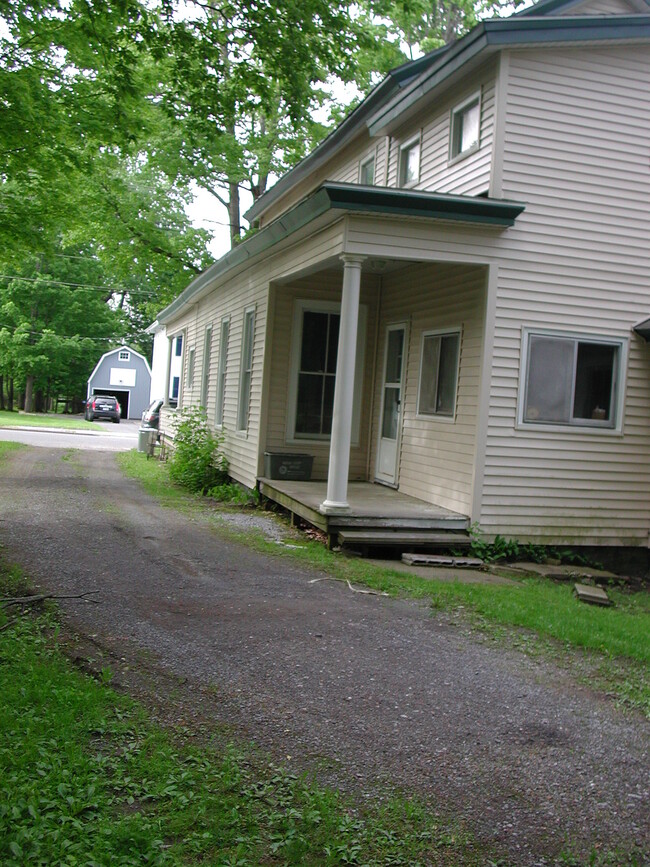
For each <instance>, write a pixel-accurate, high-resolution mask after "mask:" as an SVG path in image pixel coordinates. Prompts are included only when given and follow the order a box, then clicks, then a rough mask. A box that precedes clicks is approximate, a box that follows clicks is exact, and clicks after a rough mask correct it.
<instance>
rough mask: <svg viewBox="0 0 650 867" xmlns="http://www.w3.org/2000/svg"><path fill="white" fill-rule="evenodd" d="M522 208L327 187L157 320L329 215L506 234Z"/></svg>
mask: <svg viewBox="0 0 650 867" xmlns="http://www.w3.org/2000/svg"><path fill="white" fill-rule="evenodd" d="M524 208H525V205H524V204H522V203H521V202H512V201H508V200H504V199H486V198H478V197H473V196H449V195H443V194H440V193H426V192H422V191H419V190H399V189H393V188H388V187H366V186H360V185H358V184H344V183H335V182H331V181H328V182H326V183H324V184H322V185H321V186H320V187H319V188H318V190H316V192H315V193H313V194H312V195H310V196H308V197H307V198H306V199H303V200H302V201H301V202H299V203H298V204H297V205H295V206H294V207H293V208H291V209H290V210H289V211H287V212H286V213H284V214H283V215H282V216H281V217H278V219H277V220H274V221H273V222H272V223H269V225H268V226H265V227H264V228H263V229H260V230H259V231H258V232H256V233H255V234H254V235H251V237H250V238H248V239H247V240H246V241H244V242H243V243H241V244H239V245H238V246H237V247H235V248H233V249H232V250H230V252H229V253H226V255H225V256H222V258H221V259H219V261H218V262H215V263H214V264H213V265H211V266H210V267H209V268H208V269H207V270H206V271H204V272H203V274H200V275H199V276H198V277H196V278H195V279H194V280H193V281H192V282H191V283H190V284H189V286H187V287H186V288H185V289H184V290H183V292H181V294H180V295H179V296H178V298H176V299H175V300H174V301H172V303H171V304H169V305H168V306H167V307H166V308H165V309H164V310H162V311H161V312H160V313H159V314H158V317H157V322H158V323H159V324H160V325H164V324H165V323H166V322H168V321H169V320H170V319H172V318H173V317H174V316H176V315H177V314H178V313H179V312H180V311H181V310H182V309H183V308H184V307H185V306H186V305H188V304H190V303H193V302H194V301H195V300H198V297H199V296H200V294H201V293H202V292H203V291H204V290H206V289H207V288H208V287H209V286H210V285H211V284H214V283H215V282H216V280H218V278H219V277H222V276H224V275H225V274H227V273H228V272H230V271H232V270H233V269H234V268H236V267H238V266H240V265H244V264H246V263H247V262H250V261H252V260H253V259H254V258H255V257H257V256H259V255H261V254H262V253H264V252H266V251H267V250H268V249H270V248H271V247H273V246H275V245H276V244H278V243H280V242H281V241H283V240H284V239H285V238H288V237H289V236H291V235H293V234H295V233H296V232H298V231H299V230H300V229H302V228H304V227H305V226H307V225H309V224H310V223H312V222H313V221H314V220H316V219H318V218H319V217H321V216H323V215H324V214H327V213H328V212H331V213H332V214H333V215H337V214H338V215H343V214H345V213H357V214H363V213H366V214H379V213H381V214H383V215H385V216H400V217H415V218H422V219H434V220H443V221H445V222H454V223H466V224H473V225H482V226H485V227H486V228H490V227H492V228H497V229H505V228H508V227H509V226H512V225H514V222H515V220H516V218H517V217H518V216H519V214H521V212H522V211H523V210H524Z"/></svg>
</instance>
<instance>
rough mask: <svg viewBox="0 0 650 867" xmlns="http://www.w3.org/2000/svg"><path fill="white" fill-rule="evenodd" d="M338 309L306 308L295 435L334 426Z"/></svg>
mask: <svg viewBox="0 0 650 867" xmlns="http://www.w3.org/2000/svg"><path fill="white" fill-rule="evenodd" d="M340 320H341V317H340V315H339V314H338V313H333V312H328V311H320V310H305V311H304V312H303V318H302V342H301V348H300V362H299V367H298V392H297V398H296V424H295V434H296V436H316V437H318V436H329V434H330V433H331V430H332V410H333V407H334V382H335V379H336V355H337V350H338V343H339V324H340Z"/></svg>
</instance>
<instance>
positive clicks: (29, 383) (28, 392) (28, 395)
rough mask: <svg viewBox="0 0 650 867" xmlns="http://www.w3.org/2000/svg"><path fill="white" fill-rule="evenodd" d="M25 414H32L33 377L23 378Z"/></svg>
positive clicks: (31, 375)
mask: <svg viewBox="0 0 650 867" xmlns="http://www.w3.org/2000/svg"><path fill="white" fill-rule="evenodd" d="M25 412H34V375H33V374H32V373H30V374H28V375H27V377H26V378H25Z"/></svg>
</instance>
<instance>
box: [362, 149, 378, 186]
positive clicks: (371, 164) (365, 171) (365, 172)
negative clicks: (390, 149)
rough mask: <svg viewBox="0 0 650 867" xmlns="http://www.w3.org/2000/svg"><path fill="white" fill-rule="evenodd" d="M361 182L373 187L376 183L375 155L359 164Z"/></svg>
mask: <svg viewBox="0 0 650 867" xmlns="http://www.w3.org/2000/svg"><path fill="white" fill-rule="evenodd" d="M359 183H360V184H366V186H369V187H372V186H373V184H374V183H375V155H374V154H373V155H372V156H371V157H368V158H367V159H365V160H364V161H363V162H362V163H361V165H360V166H359Z"/></svg>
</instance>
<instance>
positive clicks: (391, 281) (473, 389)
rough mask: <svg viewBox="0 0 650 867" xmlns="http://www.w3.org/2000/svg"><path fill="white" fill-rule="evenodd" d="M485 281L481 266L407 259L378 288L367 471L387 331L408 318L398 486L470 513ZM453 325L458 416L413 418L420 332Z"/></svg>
mask: <svg viewBox="0 0 650 867" xmlns="http://www.w3.org/2000/svg"><path fill="white" fill-rule="evenodd" d="M485 283H486V272H485V269H484V268H477V267H466V266H458V265H436V264H431V265H412V266H410V267H406V268H404V269H402V270H400V271H398V272H396V273H395V274H389V275H386V276H385V277H384V278H383V286H382V292H381V314H380V324H379V334H378V347H377V355H376V358H377V361H376V365H377V376H376V383H375V400H374V406H375V409H374V413H373V419H374V424H373V433H372V454H371V464H370V466H371V470H372V472H371V477H372V475H374V466H375V461H376V450H377V442H378V436H379V424H380V413H381V392H382V384H383V383H382V359H383V357H384V345H385V338H386V329H387V326H388V325H390V324H392V323H397V322H406V323H407V328H408V349H407V352H406V355H405V358H406V378H405V389H404V394H403V399H402V409H403V433H402V441H401V452H400V459H399V490H400V491H402V492H403V493H405V494H409V495H411V496H414V497H418V498H419V499H422V500H425V501H426V502H429V503H436V504H438V505H441V506H445V507H446V508H449V509H454V510H455V511H458V512H461V513H463V514H469V513H470V511H471V502H472V484H473V472H474V469H473V468H474V458H475V451H476V424H477V402H478V393H479V381H480V365H481V354H482V345H483V321H484V311H485ZM457 328H459V329H460V330H461V343H460V364H459V376H458V385H457V402H456V414H455V417H454V419H453V420H451V419H435V418H421V417H420V418H418V416H417V397H418V385H419V378H420V352H421V345H422V333H423V332H425V331H431V330H438V329H457Z"/></svg>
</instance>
